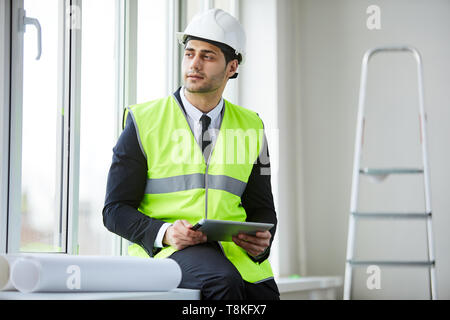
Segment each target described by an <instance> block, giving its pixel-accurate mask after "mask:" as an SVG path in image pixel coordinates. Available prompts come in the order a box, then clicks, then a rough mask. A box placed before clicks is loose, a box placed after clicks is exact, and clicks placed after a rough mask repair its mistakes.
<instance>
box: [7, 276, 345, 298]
mask: <svg viewBox="0 0 450 320" xmlns="http://www.w3.org/2000/svg"><path fill="white" fill-rule="evenodd" d="M275 281H276V283H277V285H278V289H279V291H280V294H281V299H282V300H284V299H336V298H337V292H336V291H337V289H338V288H340V287H341V286H342V277H301V278H298V279H295V278H294V279H292V278H278V279H275ZM2 299H3V300H199V299H200V291H199V290H189V289H174V290H171V291H167V292H76V293H72V292H64V293H58V292H41V293H21V292H18V291H3V292H0V300H2Z"/></svg>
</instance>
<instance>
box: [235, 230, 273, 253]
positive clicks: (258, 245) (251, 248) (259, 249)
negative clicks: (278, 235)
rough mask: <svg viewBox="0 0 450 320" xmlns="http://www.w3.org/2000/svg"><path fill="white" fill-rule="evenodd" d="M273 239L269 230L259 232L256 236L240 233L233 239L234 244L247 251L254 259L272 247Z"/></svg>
mask: <svg viewBox="0 0 450 320" xmlns="http://www.w3.org/2000/svg"><path fill="white" fill-rule="evenodd" d="M271 237H272V234H271V233H270V232H269V231H267V230H266V231H264V232H262V231H260V232H257V233H256V236H251V235H249V234H245V233H239V234H238V235H237V236H234V237H233V242H234V243H235V244H237V245H238V246H239V247H241V248H242V249H244V250H245V251H247V253H248V254H249V255H251V256H252V257H256V256H258V255H260V254H261V253H263V252H264V251H265V250H266V249H267V248H268V247H269V246H270V238H271Z"/></svg>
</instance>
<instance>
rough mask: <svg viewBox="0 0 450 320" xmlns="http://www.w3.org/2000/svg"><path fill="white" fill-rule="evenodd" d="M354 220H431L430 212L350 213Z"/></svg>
mask: <svg viewBox="0 0 450 320" xmlns="http://www.w3.org/2000/svg"><path fill="white" fill-rule="evenodd" d="M351 214H352V215H353V216H354V217H355V218H368V219H426V218H431V212H428V213H388V212H378V213H376V212H352V213H351Z"/></svg>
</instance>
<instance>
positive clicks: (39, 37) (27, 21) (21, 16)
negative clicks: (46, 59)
mask: <svg viewBox="0 0 450 320" xmlns="http://www.w3.org/2000/svg"><path fill="white" fill-rule="evenodd" d="M27 24H31V25H33V26H35V28H36V31H37V51H38V53H37V56H36V60H39V59H40V58H41V53H42V32H41V24H40V23H39V20H38V19H36V18H29V17H27V16H26V11H25V10H24V9H22V8H20V9H19V30H20V31H21V32H25V31H26V30H25V27H26V25H27Z"/></svg>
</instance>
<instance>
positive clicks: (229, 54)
mask: <svg viewBox="0 0 450 320" xmlns="http://www.w3.org/2000/svg"><path fill="white" fill-rule="evenodd" d="M190 40H200V41H205V42H208V43H211V44H212V45H214V46H216V47H218V48H219V49H220V50H221V51H222V52H223V55H224V56H225V64H226V65H228V63H229V62H230V61H232V60H235V59H236V60H237V61H238V64H240V63H241V62H242V56H241V55H240V54H236V53H235V51H234V49H233V48H231V47H230V46H229V45H226V44H224V43H221V42H217V41H213V40H209V39H204V38H199V37H194V36H188V37H187V38H186V40H185V41H184V45H185V47H186V44H187V43H188V42H189V41H190ZM237 76H238V73H237V72H236V73H235V74H233V75H232V76H231V77H230V79H236V78H237Z"/></svg>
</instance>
